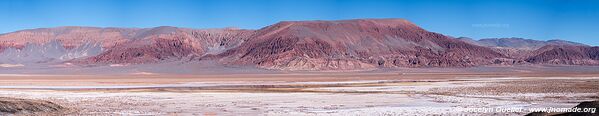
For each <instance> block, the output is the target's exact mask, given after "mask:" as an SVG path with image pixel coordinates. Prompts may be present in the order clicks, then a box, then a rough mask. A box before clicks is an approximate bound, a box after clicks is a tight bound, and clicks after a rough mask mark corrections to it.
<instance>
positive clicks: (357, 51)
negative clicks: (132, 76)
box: [0, 19, 599, 70]
mask: <svg viewBox="0 0 599 116" xmlns="http://www.w3.org/2000/svg"><path fill="white" fill-rule="evenodd" d="M485 41H488V42H487V43H489V42H491V46H485V45H482V44H481V43H479V42H478V41H474V40H469V39H468V41H465V39H459V38H458V39H454V38H451V37H447V36H444V35H442V34H438V33H433V32H429V31H426V30H424V29H422V28H420V27H418V26H416V25H415V24H413V23H410V22H408V21H406V20H403V19H357V20H339V21H284V22H280V23H277V24H274V25H271V26H268V27H264V28H262V29H259V30H242V29H187V28H177V27H167V26H164V27H156V28H95V27H58V28H41V29H31V30H23V31H17V32H13V33H7V34H2V35H0V64H2V63H9V64H10V63H13V64H14V63H64V62H71V63H73V64H101V65H104V64H121V63H125V64H139V63H159V62H164V61H173V60H215V61H218V62H219V63H222V64H227V65H248V66H257V67H262V68H268V69H282V70H355V69H373V68H385V67H469V66H481V65H490V64H499V65H514V64H524V63H527V62H528V63H534V64H570V65H599V62H598V61H599V47H589V46H584V45H581V46H577V45H570V44H576V43H572V42H564V41H547V42H542V41H534V40H522V39H518V38H511V39H497V41H491V40H485ZM522 42H528V43H522ZM540 45H548V46H545V47H541V48H539V49H534V50H533V49H528V47H529V46H532V47H533V48H537V47H538V46H540ZM521 48H527V49H521Z"/></svg>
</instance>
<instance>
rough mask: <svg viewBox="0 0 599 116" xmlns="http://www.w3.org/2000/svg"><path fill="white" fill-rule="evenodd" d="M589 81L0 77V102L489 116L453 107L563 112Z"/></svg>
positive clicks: (108, 111) (546, 77)
mask: <svg viewBox="0 0 599 116" xmlns="http://www.w3.org/2000/svg"><path fill="white" fill-rule="evenodd" d="M597 77H599V75H595V74H569V75H563V74H559V75H558V74H543V73H538V74H529V73H526V74H522V73H516V74H487V73H419V74H399V73H314V74H252V75H241V74H237V75H202V76H194V75H144V76H131V75H113V76H89V75H85V76H82V75H79V76H78V75H37V76H32V75H28V76H14V75H0V80H2V81H1V82H0V88H3V89H0V96H1V97H14V98H29V99H40V100H48V101H52V102H55V103H58V104H60V105H63V106H65V107H68V108H70V109H72V112H70V113H67V114H70V115H343V116H345V115H460V114H474V115H491V114H496V113H472V112H464V111H459V110H457V109H459V108H472V107H481V108H498V107H523V108H530V107H568V108H569V107H573V106H575V105H576V104H577V103H578V102H581V101H589V100H596V99H598V98H599V97H598V96H599V95H598V93H599V89H597V88H593V87H599V78H597ZM555 85H560V86H559V87H560V89H559V90H548V89H556V88H551V86H555ZM509 87H520V88H524V89H515V88H509ZM544 88H548V89H544ZM506 89H508V90H506ZM526 113H528V112H515V113H499V114H505V115H523V114H526Z"/></svg>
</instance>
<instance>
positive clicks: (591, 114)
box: [526, 101, 599, 116]
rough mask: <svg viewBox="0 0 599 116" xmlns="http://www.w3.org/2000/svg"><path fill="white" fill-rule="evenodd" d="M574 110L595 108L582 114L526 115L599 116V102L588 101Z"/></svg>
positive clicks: (539, 115) (541, 114) (531, 115)
mask: <svg viewBox="0 0 599 116" xmlns="http://www.w3.org/2000/svg"><path fill="white" fill-rule="evenodd" d="M574 108H580V109H581V110H582V109H585V108H586V109H590V108H594V109H595V110H593V111H590V112H589V111H587V112H584V111H581V112H566V113H562V112H560V113H555V112H554V113H547V112H533V113H529V114H526V116H599V112H597V111H596V109H599V101H586V102H582V103H580V104H578V105H576V106H575V107H574Z"/></svg>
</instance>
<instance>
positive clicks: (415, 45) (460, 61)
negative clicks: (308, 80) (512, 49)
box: [222, 19, 504, 70]
mask: <svg viewBox="0 0 599 116" xmlns="http://www.w3.org/2000/svg"><path fill="white" fill-rule="evenodd" d="M222 56H223V57H224V59H222V61H223V62H225V63H228V64H256V65H259V66H261V67H265V68H273V69H290V70H295V69H297V70H320V69H364V68H374V67H379V66H380V67H438V66H440V67H448V66H452V67H455V66H457V67H462V66H475V65H484V64H491V63H492V62H491V60H489V59H494V58H502V57H504V56H502V55H501V54H499V53H496V52H494V51H493V50H491V49H489V48H485V47H481V46H476V45H471V44H468V43H465V42H463V41H459V40H455V39H451V38H449V37H446V36H444V35H441V34H437V33H432V32H428V31H426V30H424V29H422V28H420V27H418V26H416V25H414V24H412V23H410V22H408V21H406V20H403V19H364V20H342V21H291V22H281V23H277V24H275V25H272V26H268V27H265V28H263V29H260V30H258V31H257V34H256V35H254V36H252V40H251V41H248V42H246V43H244V44H242V45H241V46H240V47H237V48H235V49H232V50H229V51H227V52H226V53H224V54H222Z"/></svg>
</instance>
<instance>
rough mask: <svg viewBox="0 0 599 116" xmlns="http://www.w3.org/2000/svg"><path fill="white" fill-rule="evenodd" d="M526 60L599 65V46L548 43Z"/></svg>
mask: <svg viewBox="0 0 599 116" xmlns="http://www.w3.org/2000/svg"><path fill="white" fill-rule="evenodd" d="M526 61H527V62H531V63H537V64H568V65H599V47H586V46H568V45H562V46H557V45H548V46H545V47H542V48H539V49H537V50H535V51H534V52H533V54H532V56H531V57H529V58H527V59H526Z"/></svg>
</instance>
